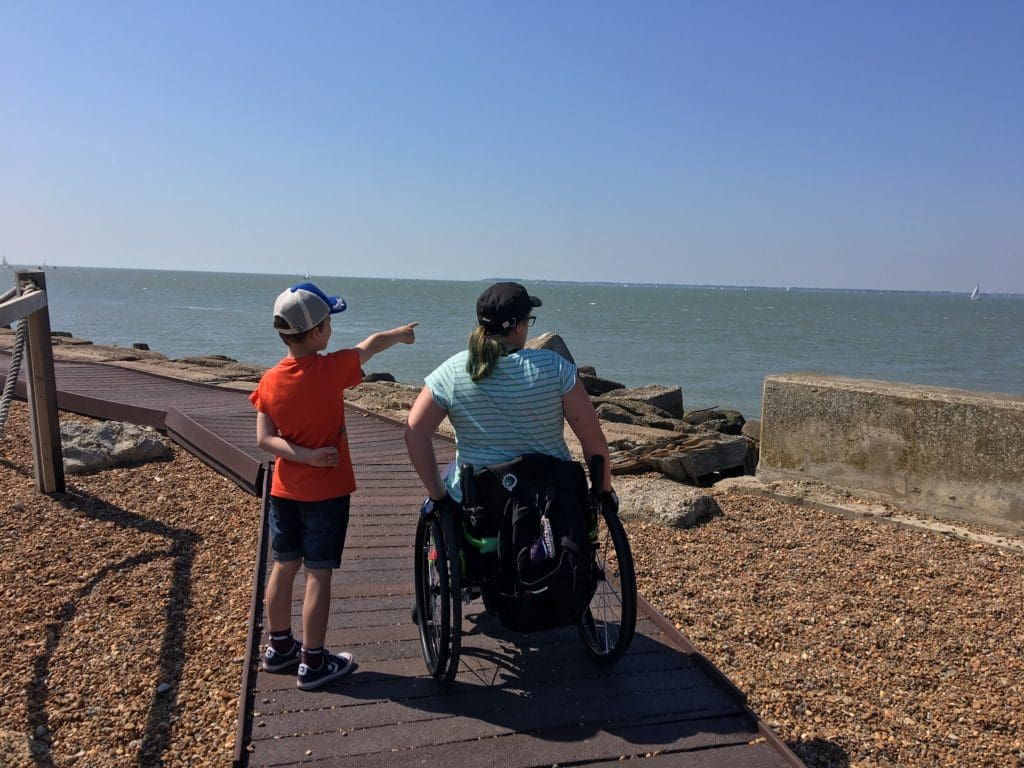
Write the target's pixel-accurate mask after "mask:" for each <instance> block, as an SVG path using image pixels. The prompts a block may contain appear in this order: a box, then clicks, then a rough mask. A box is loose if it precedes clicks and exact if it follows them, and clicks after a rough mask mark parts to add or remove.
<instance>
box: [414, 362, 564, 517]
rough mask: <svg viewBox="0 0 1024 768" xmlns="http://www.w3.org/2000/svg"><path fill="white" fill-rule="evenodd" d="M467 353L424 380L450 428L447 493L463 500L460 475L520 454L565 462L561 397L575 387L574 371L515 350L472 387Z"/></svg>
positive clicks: (440, 366) (442, 365) (561, 363)
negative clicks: (451, 468)
mask: <svg viewBox="0 0 1024 768" xmlns="http://www.w3.org/2000/svg"><path fill="white" fill-rule="evenodd" d="M468 357H469V352H460V353H459V354H457V355H454V356H452V357H450V358H448V359H447V360H445V361H444V362H443V363H441V365H439V366H438V367H437V369H436V370H435V371H434V372H433V373H431V374H430V375H429V376H427V378H426V385H427V386H428V387H429V388H430V392H431V394H432V395H433V396H434V401H435V402H436V403H437V404H438V405H440V406H441V407H442V408H444V410H445V411H447V412H448V419H449V420H450V421H451V423H452V427H454V429H455V435H456V443H455V468H454V471H453V472H451V473H449V474H448V476H447V477H445V485H446V487H447V489H448V493H449V494H450V495H451V496H452V498H454V499H456V500H461V499H462V489H461V488H460V487H459V470H458V468H459V467H460V466H462V465H463V464H470V465H472V466H473V467H474V468H480V467H485V466H488V465H490V464H497V463H500V462H504V461H510V460H511V459H514V458H515V457H516V456H521V455H522V454H524V453H545V454H547V455H549V456H555V457H557V458H559V459H568V458H570V455H569V448H568V446H566V444H565V437H564V435H563V432H562V430H563V427H564V415H563V413H562V395H564V394H565V393H567V392H568V391H569V390H570V389H572V388H573V386H574V385H575V383H576V366H575V365H573V364H572V363H570V362H569V361H568V360H566V359H565V358H564V357H562V356H561V355H559V354H558V353H556V352H552V351H551V350H549V349H520V350H518V351H516V352H513V353H512V354H510V355H506V356H504V357H502V358H500V359H499V360H498V363H497V365H496V366H495V367H494V370H493V371H492V373H491V375H490V376H487V377H485V378H483V379H481V380H480V381H476V382H474V381H473V380H472V379H471V378H470V377H469V373H467V371H466V360H467V359H468Z"/></svg>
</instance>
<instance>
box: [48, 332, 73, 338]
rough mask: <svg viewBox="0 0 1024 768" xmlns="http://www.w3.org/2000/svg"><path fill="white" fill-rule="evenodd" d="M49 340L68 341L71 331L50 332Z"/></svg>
mask: <svg viewBox="0 0 1024 768" xmlns="http://www.w3.org/2000/svg"><path fill="white" fill-rule="evenodd" d="M50 338H51V339H53V338H58V339H70V338H71V331H50Z"/></svg>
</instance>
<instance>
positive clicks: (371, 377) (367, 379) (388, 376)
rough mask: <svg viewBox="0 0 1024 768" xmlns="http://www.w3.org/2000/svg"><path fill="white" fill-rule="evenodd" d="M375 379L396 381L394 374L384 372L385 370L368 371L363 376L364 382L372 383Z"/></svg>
mask: <svg viewBox="0 0 1024 768" xmlns="http://www.w3.org/2000/svg"><path fill="white" fill-rule="evenodd" d="M375 381H390V382H394V381H395V377H394V376H392V375H391V374H390V373H383V372H382V373H368V374H366V375H365V376H363V383H364V384H372V383H373V382H375Z"/></svg>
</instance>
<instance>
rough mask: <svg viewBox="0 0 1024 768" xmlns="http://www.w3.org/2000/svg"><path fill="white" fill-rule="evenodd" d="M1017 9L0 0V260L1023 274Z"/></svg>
mask: <svg viewBox="0 0 1024 768" xmlns="http://www.w3.org/2000/svg"><path fill="white" fill-rule="evenodd" d="M1022 40H1024V3H1021V2H1016V1H1014V2H977V3H970V2H961V3H947V2H912V1H908V2H902V1H901V2H878V3H874V2H846V3H840V2H835V3H833V2H826V3H821V2H785V1H782V0H780V1H778V2H684V1H682V0H680V1H679V2H666V3H662V2H642V1H641V2H617V3H609V2H587V3H576V2H514V3H511V2H505V3H495V2H465V3H461V2H459V3H455V2H436V3H432V2H416V3H413V2H387V1H385V2H374V3H369V2H364V3H346V2H293V3H285V2H280V3H260V2H245V3H217V2H196V3H189V2H174V3H162V4H158V3H155V2H154V3H138V2H125V3H115V2H109V3H108V2H102V3H100V2H86V1H85V0H83V1H82V2H74V3H70V2H59V3H49V2H21V1H20V0H17V1H15V0H0V107H2V118H0V252H2V253H3V254H4V255H6V256H7V258H8V260H9V261H11V262H15V263H33V264H36V263H41V262H42V261H43V260H45V261H47V263H49V264H61V265H75V264H78V265H83V266H111V267H153V268H162V269H163V268H166V269H214V270H223V271H240V272H246V271H251V272H273V273H302V272H305V271H310V272H312V273H313V274H316V275H353V276H383V277H392V276H401V277H417V278H442V279H459V278H466V279H478V278H482V277H487V276H491V275H518V276H521V277H523V278H525V279H531V280H532V279H537V278H543V279H556V280H611V281H623V282H666V283H695V284H704V283H711V284H729V285H778V286H782V285H793V286H809V287H848V288H894V289H920V290H958V291H966V290H970V288H971V287H972V286H973V285H974V284H975V283H980V284H981V285H982V290H983V291H984V290H991V291H993V292H994V291H1000V292H1002V291H1013V292H1021V293H1024V44H1022V43H1021V41H1022Z"/></svg>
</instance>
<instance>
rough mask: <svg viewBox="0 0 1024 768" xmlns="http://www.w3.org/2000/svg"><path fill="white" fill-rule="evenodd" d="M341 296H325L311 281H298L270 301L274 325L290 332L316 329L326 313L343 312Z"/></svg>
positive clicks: (281, 330)
mask: <svg viewBox="0 0 1024 768" xmlns="http://www.w3.org/2000/svg"><path fill="white" fill-rule="evenodd" d="M346 306H348V305H347V304H346V303H345V299H343V298H342V297H340V296H328V295H327V294H326V293H324V292H323V291H321V290H320V289H319V288H317V287H316V286H315V285H313V284H312V283H298V284H297V285H293V286H292V287H291V288H289V289H287V290H285V291H282V292H281V294H280V295H279V296H278V297H277V300H276V301H274V328H276V329H277V331H278V333H283V334H285V335H288V336H290V335H292V334H296V333H303V332H305V331H308V330H310V329H311V328H316V327H317V326H318V325H320V323H322V322H323V321H324V318H325V317H327V316H328V315H336V314H338V313H339V312H344V311H345V307H346Z"/></svg>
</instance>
